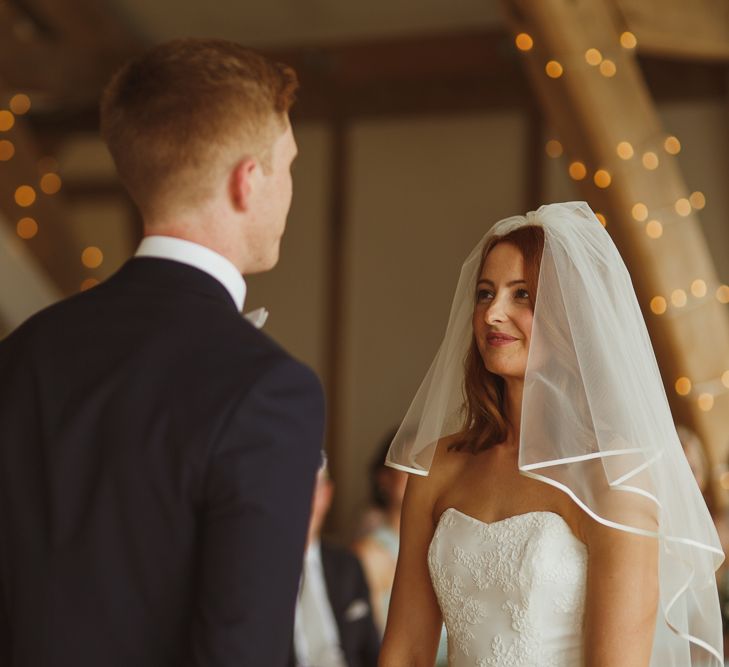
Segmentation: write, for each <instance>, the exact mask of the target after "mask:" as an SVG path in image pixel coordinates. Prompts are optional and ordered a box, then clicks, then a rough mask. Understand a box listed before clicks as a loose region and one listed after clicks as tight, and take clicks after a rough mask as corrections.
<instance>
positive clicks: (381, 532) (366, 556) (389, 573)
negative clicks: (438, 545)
mask: <svg viewBox="0 0 729 667" xmlns="http://www.w3.org/2000/svg"><path fill="white" fill-rule="evenodd" d="M396 433H397V429H392V430H391V431H389V432H388V433H387V434H386V435H385V437H384V438H383V439H382V441H381V443H380V446H379V447H378V448H377V452H376V454H375V456H374V457H373V459H372V462H371V463H370V489H371V504H370V506H369V507H368V508H367V509H366V510H365V511H364V513H363V515H362V520H361V522H360V527H359V531H358V534H359V537H358V538H357V539H356V540H355V542H354V544H353V545H352V548H353V550H354V552H355V553H356V554H357V556H359V559H360V561H361V562H362V565H363V567H364V571H365V574H366V575H367V582H368V584H369V588H370V593H371V597H372V604H373V605H374V618H375V623H376V624H377V628H378V630H379V632H380V636H382V634H384V632H385V625H386V622H387V609H388V607H389V606H390V595H391V594H392V583H393V581H394V580H395V566H396V565H397V554H398V551H399V548H400V512H401V510H402V501H403V497H404V495H405V486H406V485H407V481H408V475H407V473H406V472H403V471H402V470H396V469H395V468H390V467H388V466H386V465H385V458H386V457H387V451H388V449H389V448H390V443H391V442H392V440H393V438H394V437H395V434H396ZM446 654H447V641H446V632H445V628H444V629H443V632H442V635H441V641H440V644H439V646H438V656H437V658H436V665H437V666H438V667H441V666H445V665H447V664H448V660H447V655H446Z"/></svg>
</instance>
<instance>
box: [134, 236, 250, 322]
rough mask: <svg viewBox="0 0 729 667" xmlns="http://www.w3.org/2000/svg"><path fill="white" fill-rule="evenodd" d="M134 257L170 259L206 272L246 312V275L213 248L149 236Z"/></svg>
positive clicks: (163, 237) (238, 307) (166, 237)
mask: <svg viewBox="0 0 729 667" xmlns="http://www.w3.org/2000/svg"><path fill="white" fill-rule="evenodd" d="M135 257H157V258H160V259H171V260H173V261H175V262H181V263H182V264H187V265H189V266H194V267H195V268H196V269H200V270H201V271H205V273H207V274H209V275H211V276H212V277H213V278H215V279H216V280H217V281H218V282H220V283H222V285H223V287H225V289H227V290H228V292H229V293H230V296H231V297H232V299H233V301H234V303H235V306H236V308H237V309H238V310H239V311H241V310H243V303H244V302H245V298H246V282H245V280H243V276H242V275H241V274H240V271H238V269H237V268H236V266H235V265H234V264H233V262H231V261H230V260H229V259H227V258H226V257H223V256H222V255H220V254H219V253H217V252H215V251H214V250H211V249H210V248H206V247H205V246H203V245H200V244H199V243H193V242H192V241H186V240H185V239H178V238H175V237H173V236H146V237H144V238H143V239H142V242H141V243H140V244H139V248H138V249H137V252H136V253H135Z"/></svg>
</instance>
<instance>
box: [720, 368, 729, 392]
mask: <svg viewBox="0 0 729 667" xmlns="http://www.w3.org/2000/svg"><path fill="white" fill-rule="evenodd" d="M721 383H722V384H723V385H724V386H725V387H726V388H727V389H729V371H724V372H723V373H722V374H721Z"/></svg>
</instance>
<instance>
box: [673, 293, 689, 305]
mask: <svg viewBox="0 0 729 667" xmlns="http://www.w3.org/2000/svg"><path fill="white" fill-rule="evenodd" d="M671 303H672V304H673V305H674V306H676V308H683V307H684V306H685V305H686V304H687V303H688V297H687V296H686V292H684V291H683V290H682V289H675V290H673V292H671Z"/></svg>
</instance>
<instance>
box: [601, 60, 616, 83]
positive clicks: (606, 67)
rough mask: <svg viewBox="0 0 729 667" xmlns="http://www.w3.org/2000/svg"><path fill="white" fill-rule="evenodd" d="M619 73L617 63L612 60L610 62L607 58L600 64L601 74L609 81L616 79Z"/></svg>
mask: <svg viewBox="0 0 729 667" xmlns="http://www.w3.org/2000/svg"><path fill="white" fill-rule="evenodd" d="M617 71H618V68H617V67H616V66H615V63H614V62H613V61H612V60H608V59H607V58H605V60H603V61H602V62H601V63H600V74H602V75H603V76H605V77H607V78H608V79H610V78H612V77H614V76H615V74H616V73H617Z"/></svg>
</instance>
